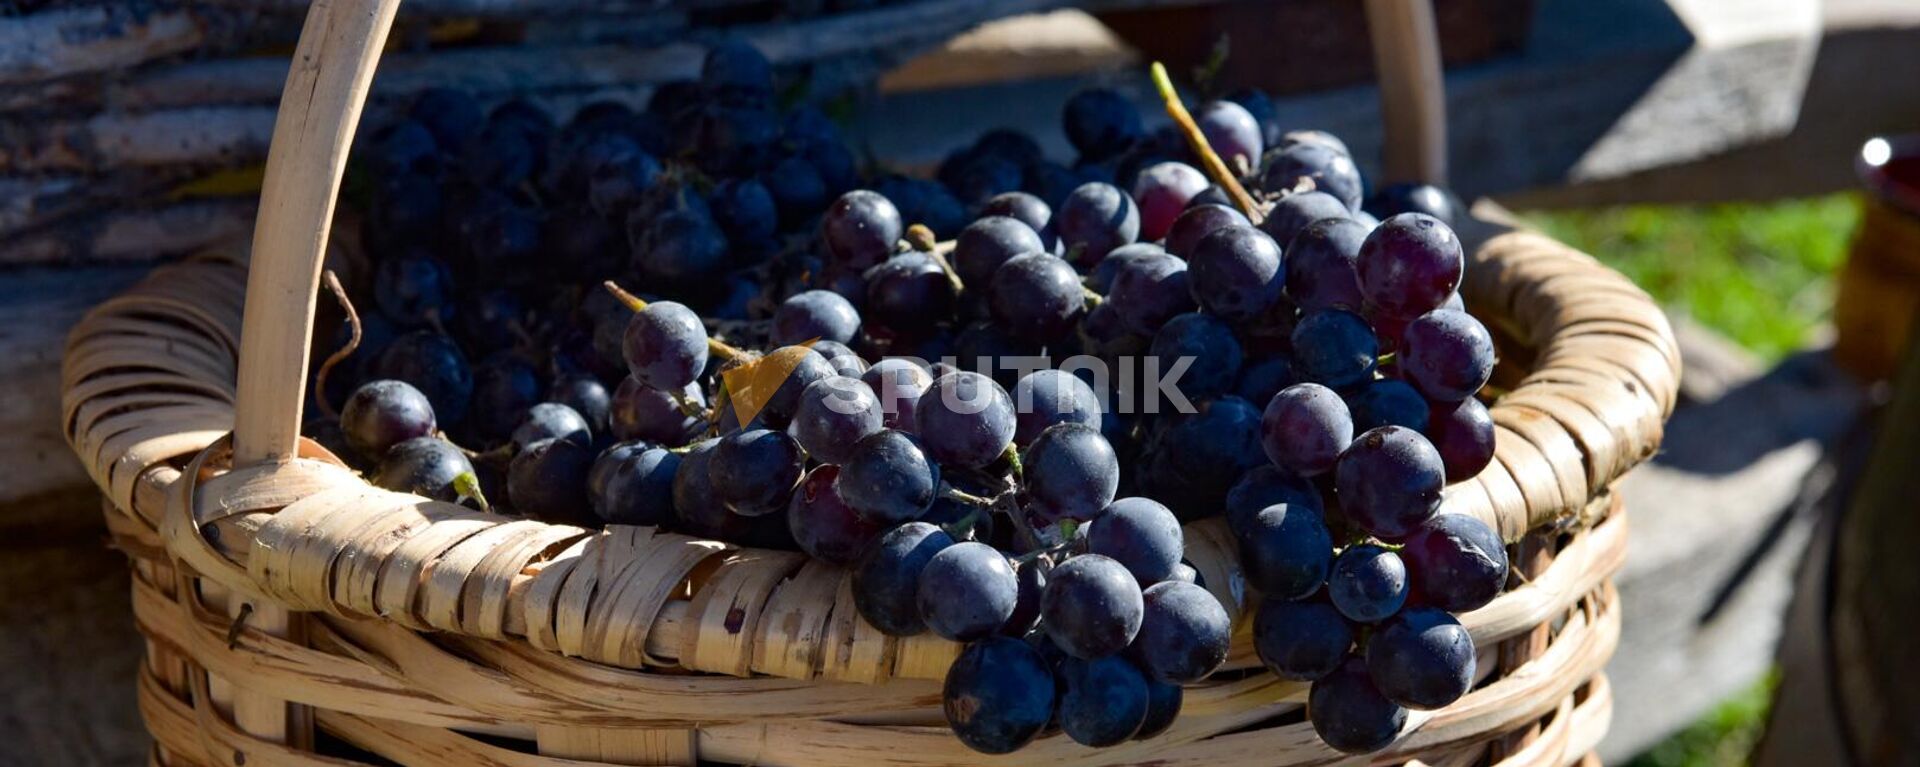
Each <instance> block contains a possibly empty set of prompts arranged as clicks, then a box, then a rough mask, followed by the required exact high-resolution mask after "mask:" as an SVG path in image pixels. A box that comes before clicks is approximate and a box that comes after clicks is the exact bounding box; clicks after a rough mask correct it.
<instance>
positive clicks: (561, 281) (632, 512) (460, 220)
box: [308, 43, 1506, 753]
mask: <svg viewBox="0 0 1920 767" xmlns="http://www.w3.org/2000/svg"><path fill="white" fill-rule="evenodd" d="M776 92H778V88H776V81H775V74H774V72H773V70H772V68H771V67H770V66H768V64H767V61H766V60H765V59H764V58H763V57H761V56H760V54H759V53H758V52H756V51H754V50H753V49H752V48H750V47H747V46H744V45H740V44H737V43H721V44H717V45H715V46H714V47H713V48H712V49H711V50H710V52H709V53H708V56H707V58H706V61H705V64H704V65H703V67H702V69H701V72H700V76H699V78H698V79H697V80H692V81H686V82H678V83H669V84H667V85H664V86H662V87H660V88H659V89H658V90H657V91H656V93H655V94H654V95H653V96H652V98H651V101H650V102H649V103H648V104H647V106H646V108H645V109H644V110H640V111H634V110H630V109H627V108H625V107H622V106H618V105H612V104H595V105H590V106H588V107H586V108H583V109H582V110H580V111H579V112H578V113H577V114H575V115H574V116H573V117H572V118H571V119H570V120H568V121H567V122H566V123H565V124H558V123H556V122H555V121H553V120H551V119H550V118H549V117H548V116H547V115H546V114H544V113H543V112H541V111H540V110H538V109H535V108H533V107H532V106H530V105H528V104H526V103H524V102H508V103H506V104H503V105H500V106H497V107H495V108H494V109H493V110H491V111H486V110H483V109H482V108H481V107H480V105H478V104H477V103H475V102H474V101H473V100H472V99H471V98H469V97H467V96H466V95H464V94H461V93H458V92H455V91H443V90H436V91H430V92H428V93H426V94H424V95H423V96H422V97H421V98H420V99H419V101H418V102H417V103H415V104H414V106H413V108H412V109H411V111H409V112H408V116H407V118H406V119H403V120H401V121H400V122H398V123H396V124H395V125H393V126H390V127H388V128H386V129H385V130H383V131H380V132H379V133H377V134H373V136H372V137H371V138H370V139H369V141H368V142H367V145H365V146H362V147H360V148H359V150H358V152H357V154H356V163H355V166H354V167H355V169H356V173H359V174H361V176H360V177H361V178H363V179H364V181H365V183H364V184H360V185H359V186H360V187H361V188H365V189H367V190H368V193H367V198H366V199H365V200H364V201H363V205H364V207H365V214H364V216H363V222H364V223H363V230H362V232H361V240H362V242H363V243H364V244H365V246H366V251H367V253H368V254H369V256H370V260H371V264H370V266H369V268H368V269H367V271H366V274H367V275H368V279H366V280H365V281H364V282H365V283H366V289H365V290H360V291H357V295H359V296H361V297H362V300H361V302H360V303H361V305H362V310H363V311H361V313H360V314H359V317H358V319H359V322H358V329H357V331H356V333H357V337H358V339H359V341H358V347H357V349H355V350H353V351H352V353H350V354H347V355H346V356H344V358H342V359H340V360H337V361H336V362H335V363H334V364H329V365H327V366H323V368H322V376H323V377H324V378H325V380H324V382H322V383H324V384H325V385H323V386H316V387H315V394H316V398H317V399H318V400H319V402H320V405H321V408H320V409H321V410H322V411H323V412H331V411H333V410H337V411H338V417H337V418H335V419H326V418H323V419H317V420H316V421H314V422H312V423H310V424H309V428H308V433H309V435H310V436H313V437H314V438H316V439H318V440H320V441H322V442H323V443H325V444H328V445H329V446H330V447H333V448H334V449H335V452H336V453H338V454H339V455H341V456H343V457H344V458H346V459H347V460H348V461H349V462H351V463H352V464H354V465H355V466H356V467H358V468H360V469H362V470H364V471H365V472H366V473H367V475H368V476H369V477H370V478H371V479H372V481H373V482H374V483H375V484H378V485H380V486H382V487H386V488H389V489H393V490H400V491H407V492H414V493H419V494H422V495H426V496H429V497H433V498H438V499H442V500H447V501H456V502H463V503H469V504H473V505H476V506H478V507H481V508H490V509H493V510H496V511H500V512H505V513H514V514H519V515H523V516H527V517H532V518H536V519H542V520H547V521H553V522H562V523H568V524H576V525H589V526H597V525H603V524H619V525H650V526H658V527H661V528H665V529H669V530H674V531H678V532H682V533H686V534H691V535H697V536H706V537H712V538H718V539H723V540H727V541H731V542H734V543H739V544H742V545H748V546H756V547H763V548H776V549H787V550H797V551H802V552H805V553H807V554H808V555H810V556H813V557H816V558H819V559H822V560H826V561H828V562H832V563H835V564H839V565H843V566H846V567H847V568H849V570H850V571H851V585H852V594H853V597H854V604H855V607H856V608H857V609H858V611H859V613H860V615H861V616H862V617H863V618H864V619H865V620H866V621H867V622H868V623H870V624H871V625H873V626H874V627H875V628H878V629H879V630H881V631H883V632H885V633H887V634H890V635H895V636H909V635H916V634H921V633H926V632H931V633H933V634H935V635H938V636H940V637H944V638H947V639H951V640H954V641H956V642H961V643H964V648H963V649H962V651H961V653H960V656H959V659H958V660H957V661H956V662H955V663H954V664H953V665H952V667H951V670H950V671H949V673H948V676H947V679H946V684H945V688H944V694H943V703H944V708H945V712H946V715H947V719H948V722H949V723H950V724H951V726H952V728H953V730H954V732H955V733H956V734H957V735H958V737H959V738H960V739H961V740H962V741H963V742H965V743H966V744H967V745H968V746H970V747H972V748H975V749H978V750H980V751H983V752H988V753H1007V752H1011V751H1014V750H1017V749H1019V748H1021V747H1022V746H1024V745H1026V744H1027V743H1028V742H1030V741H1032V740H1033V739H1034V738H1036V737H1038V736H1040V735H1041V734H1042V733H1043V732H1047V731H1050V730H1053V729H1056V728H1057V729H1058V730H1060V731H1063V732H1064V733H1065V734H1066V736H1067V737H1069V738H1071V739H1073V740H1074V741H1076V742H1079V743H1082V744H1086V745H1089V746H1108V745H1113V744H1116V743H1120V742H1123V741H1126V740H1129V739H1134V738H1148V737H1153V736H1155V735H1157V734H1159V733H1161V732H1163V731H1165V730H1166V729H1167V728H1168V727H1170V726H1171V725H1172V724H1173V722H1174V719H1175V716H1176V715H1177V713H1178V712H1179V709H1180V705H1181V689H1182V688H1181V685H1183V684H1186V683H1191V682H1196V681H1199V680H1201V679H1203V678H1205V677H1207V676H1208V675H1209V674H1211V673H1212V672H1213V671H1214V670H1215V669H1216V668H1218V667H1219V666H1220V664H1221V663H1222V662H1223V661H1224V660H1225V658H1226V656H1227V652H1228V638H1229V635H1230V634H1231V628H1232V627H1231V624H1230V619H1229V616H1228V612H1227V610H1226V609H1225V607H1224V605H1223V603H1222V601H1221V597H1219V596H1216V592H1215V591H1212V590H1209V588H1208V587H1207V585H1206V584H1204V583H1202V582H1201V579H1200V576H1199V573H1198V572H1197V571H1196V570H1195V568H1194V567H1193V566H1192V565H1191V564H1189V563H1186V562H1184V561H1183V560H1182V555H1183V551H1184V539H1183V531H1182V530H1183V528H1182V526H1183V524H1185V523H1189V522H1193V521H1197V520H1200V519H1204V518H1208V517H1214V516H1222V515H1224V516H1225V517H1226V518H1227V522H1228V526H1229V528H1230V529H1231V530H1232V531H1233V534H1234V536H1235V538H1236V539H1237V541H1238V543H1239V548H1240V555H1241V558H1242V563H1241V564H1242V566H1243V570H1244V572H1245V576H1246V582H1247V584H1248V585H1251V586H1252V587H1253V588H1254V589H1255V590H1257V591H1258V592H1259V595H1260V603H1259V607H1258V612H1257V615H1256V617H1255V619H1254V620H1255V623H1254V636H1255V639H1256V645H1257V648H1258V650H1259V655H1260V657H1261V659H1262V660H1263V661H1264V662H1265V663H1266V665H1267V667H1268V668H1270V669H1272V670H1273V672H1274V673H1277V674H1280V675H1281V676H1284V677H1286V678H1289V679H1297V680H1313V682H1314V687H1313V691H1312V694H1311V696H1310V707H1309V708H1310V710H1309V715H1310V717H1311V718H1312V719H1313V722H1314V724H1315V727H1316V728H1317V729H1318V730H1319V731H1320V733H1321V735H1322V737H1323V738H1324V739H1325V740H1326V741H1327V742H1328V743H1329V744H1331V745H1333V746H1335V747H1337V748H1340V749H1342V750H1348V751H1366V750H1372V749H1377V748H1380V747H1382V746H1383V745H1385V743H1387V742H1388V741H1390V740H1391V739H1392V738H1393V737H1394V736H1395V734H1397V732H1398V730H1399V728H1400V726H1401V723H1402V722H1404V720H1405V717H1406V712H1405V709H1407V708H1432V707H1436V706H1441V705H1445V704H1446V703H1447V702H1449V701H1451V700H1453V699H1454V698H1456V697H1458V696H1459V695H1460V694H1462V693H1463V692H1464V691H1465V690H1466V689H1467V687H1468V686H1469V685H1470V684H1471V680H1472V678H1473V673H1472V672H1473V667H1472V663H1473V648H1472V643H1471V641H1470V638H1469V637H1467V635H1466V633H1465V631H1464V630H1463V629H1461V627H1460V624H1459V623H1458V621H1456V620H1455V619H1454V618H1453V617H1452V616H1453V614H1456V613H1459V612H1462V611H1466V610H1471V609H1474V608H1476V607H1479V606H1480V605H1482V604H1485V603H1486V602H1487V601H1488V600H1490V599H1492V598H1493V597H1494V596H1495V595H1496V594H1498V593H1499V591H1500V590H1501V589H1502V588H1503V586H1504V582H1505V578H1506V561H1505V554H1504V549H1503V547H1502V542H1501V541H1500V539H1499V537H1498V536H1497V535H1496V534H1494V533H1493V531H1491V530H1489V529H1487V527H1486V526H1485V525H1484V524H1482V523H1480V522H1479V521H1477V520H1475V519H1471V518H1467V517H1462V516H1458V515H1437V514H1436V510H1437V508H1438V505H1439V500H1440V494H1441V490H1442V488H1443V487H1444V486H1445V485H1446V484H1447V483H1448V482H1452V481H1457V480H1460V479H1464V478H1467V477H1471V476H1473V475H1475V474H1477V473H1478V472H1479V471H1480V470H1481V469H1482V468H1483V467H1484V466H1486V464H1487V463H1488V462H1489V461H1490V460H1491V458H1492V446H1493V430H1492V422H1491V420H1490V418H1489V416H1488V413H1487V410H1486V408H1485V407H1484V406H1483V405H1482V404H1481V403H1480V401H1479V400H1478V399H1476V398H1475V397H1476V395H1477V393H1478V392H1479V390H1480V388H1481V386H1482V385H1483V384H1485V382H1486V381H1487V380H1488V377H1489V375H1490V374H1491V371H1492V367H1493V362H1494V347H1493V342H1492V339H1491V336H1490V335H1489V334H1488V333H1487V331H1486V329H1485V328H1483V327H1482V326H1481V325H1480V324H1479V323H1478V322H1477V321H1476V320H1474V319H1473V317H1471V316H1470V315H1468V314H1467V313H1466V312H1465V311H1464V309H1463V307H1462V306H1461V304H1460V299H1459V297H1458V295H1457V293H1456V292H1455V291H1456V288H1457V286H1458V284H1459V281H1460V278H1461V273H1462V269H1463V260H1462V254H1461V249H1460V244H1459V242H1458V240H1457V239H1456V238H1455V237H1454V235H1453V232H1452V229H1451V228H1450V226H1449V222H1450V221H1451V220H1452V219H1453V217H1454V216H1456V215H1457V214H1458V203H1457V202H1454V201H1453V200H1452V198H1451V196H1450V195H1447V194H1446V193H1445V192H1444V191H1442V190H1438V189H1435V188H1433V187H1406V186H1396V187H1388V188H1386V189H1383V190H1381V191H1380V192H1379V193H1377V194H1376V195H1375V196H1374V197H1373V198H1372V199H1370V200H1368V201H1367V202H1366V204H1365V205H1364V206H1363V205H1362V192H1363V190H1364V189H1365V185H1364V183H1363V179H1361V177H1360V175H1359V173H1358V171H1357V170H1356V169H1355V167H1354V164H1353V161H1352V159H1351V156H1350V155H1349V154H1348V152H1347V150H1346V147H1345V146H1344V145H1342V144H1341V143H1340V142H1339V140H1338V139H1336V138H1333V137H1332V136H1329V135H1327V134H1324V133H1318V132H1311V131H1300V132H1286V131H1283V130H1281V129H1280V128H1279V127H1278V126H1277V125H1276V124H1275V122H1274V115H1273V113H1272V110H1271V105H1270V104H1268V103H1267V102H1266V101H1265V98H1264V96H1261V95H1260V94H1258V93H1257V92H1242V93H1240V94H1236V96H1235V97H1234V98H1233V99H1231V100H1217V101H1212V102H1209V103H1207V104H1205V105H1203V106H1202V107H1201V108H1200V109H1199V110H1197V112H1196V115H1197V121H1198V128H1199V131H1200V133H1201V134H1202V135H1204V136H1205V137H1206V139H1207V141H1208V143H1209V144H1210V145H1211V146H1212V147H1213V149H1214V150H1216V151H1217V152H1218V153H1219V154H1220V155H1221V156H1222V159H1224V160H1225V161H1226V163H1227V166H1228V167H1229V168H1232V169H1234V171H1235V172H1236V173H1237V175H1238V176H1239V177H1240V179H1241V180H1244V181H1245V182H1247V183H1249V184H1252V185H1254V186H1255V187H1256V193H1257V194H1258V202H1259V204H1258V206H1257V207H1256V208H1253V209H1250V210H1245V211H1243V210H1240V209H1237V208H1236V207H1235V206H1234V204H1233V203H1232V202H1231V201H1230V200H1231V199H1232V196H1231V195H1230V194H1229V192H1228V191H1227V190H1225V189H1222V188H1221V187H1220V186H1217V185H1215V184H1213V183H1212V182H1211V181H1210V179H1209V178H1208V176H1207V175H1206V174H1204V173H1202V172H1201V171H1199V170H1197V168H1198V167H1200V166H1201V165H1202V163H1201V162H1200V159H1199V158H1197V157H1196V156H1195V155H1194V150H1192V149H1191V148H1190V147H1189V145H1188V144H1187V143H1186V141H1185V140H1184V138H1183V137H1182V136H1181V134H1180V133H1179V132H1178V131H1177V130H1175V129H1171V128H1169V129H1161V130H1153V131H1150V130H1148V129H1147V128H1146V127H1145V125H1144V122H1143V120H1142V118H1141V115H1140V114H1139V113H1138V112H1137V111H1136V109H1135V107H1134V106H1133V105H1132V103H1131V102H1129V101H1128V100H1127V99H1125V98H1123V97H1122V96H1120V95H1119V94H1117V93H1115V92H1113V91H1109V90H1100V89H1095V90H1089V91H1085V92H1083V93H1080V94H1079V95H1076V96H1074V97H1073V98H1072V99H1071V100H1070V101H1069V102H1068V103H1067V104H1066V105H1065V110H1064V115H1063V128H1064V130H1065V133H1066V135H1067V137H1068V139H1069V140H1070V142H1071V143H1072V144H1073V146H1074V147H1075V149H1076V150H1077V152H1078V154H1079V157H1078V159H1077V160H1076V161H1075V162H1073V163H1072V164H1062V163H1058V162H1054V161H1052V160H1049V159H1047V158H1046V157H1044V156H1043V154H1042V152H1041V150H1040V147H1039V145H1038V144H1037V143H1036V142H1035V141H1033V139H1032V138H1030V137H1028V136H1026V135H1024V134H1021V133H1018V132H1014V131H1008V130H997V131H991V132H988V133H987V134H985V135H983V136H980V137H979V138H978V139H977V140H976V141H974V142H973V143H971V144H969V145H968V146H966V147H964V148H962V149H960V150H958V151H956V152H954V153H953V154H952V155H951V156H949V157H948V158H947V160H946V161H945V162H943V163H942V164H941V166H940V167H939V169H938V171H937V173H936V174H935V178H933V179H917V178H910V177H906V176H900V175H877V176H876V175H869V174H867V173H865V172H864V170H865V169H862V168H861V167H860V166H859V164H858V163H857V162H856V161H855V159H854V157H855V155H854V154H853V152H851V151H850V150H849V149H848V148H847V145H846V142H845V140H844V138H843V137H842V136H841V135H840V133H839V130H838V128H837V127H836V126H835V125H834V124H833V123H832V122H831V121H830V120H828V119H827V118H826V117H825V116H824V115H823V114H822V113H820V112H819V111H817V110H813V109H811V108H806V107H801V108H798V109H794V110H791V111H785V112H782V111H781V110H779V109H777V108H776V107H775V106H774V94H775V93H776ZM1376 214H1378V215H1383V216H1386V218H1385V219H1384V220H1378V219H1376V218H1375V215H1376ZM940 241H949V242H950V244H949V245H938V244H936V243H938V242H940ZM620 285H626V286H633V287H636V288H639V289H640V290H641V292H639V293H638V294H633V293H628V292H627V291H625V290H622V289H620V288H619V287H618V286H620ZM369 295H370V296H371V301H368V300H366V299H365V297H366V296H369ZM343 333H344V331H343ZM337 340H340V341H342V342H344V341H345V336H344V334H343V336H342V338H340V339H337ZM1022 357H1040V358H1043V363H1044V364H1041V365H1040V366H1039V367H1038V368H1034V367H1033V366H1027V367H1020V366H1018V365H1009V364H1007V363H1006V361H1007V360H1009V359H1012V358H1022ZM1069 358H1074V359H1087V360H1094V361H1097V362H1099V363H1102V364H1104V365H1105V366H1106V367H1107V368H1108V369H1109V370H1112V369H1117V370H1118V371H1119V373H1118V374H1116V375H1094V374H1090V373H1089V372H1088V371H1087V370H1086V369H1084V368H1079V367H1073V366H1063V365H1060V364H1059V363H1060V362H1061V361H1063V360H1067V359H1069ZM1146 370H1156V371H1162V372H1167V373H1168V374H1167V375H1166V376H1163V377H1161V378H1159V379H1155V378H1154V377H1153V376H1154V375H1155V374H1152V373H1148V372H1144V371H1146ZM1176 373H1177V374H1176ZM1217 588H1218V589H1220V591H1219V593H1228V592H1230V591H1232V590H1234V589H1230V588H1228V587H1227V584H1218V585H1217Z"/></svg>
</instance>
